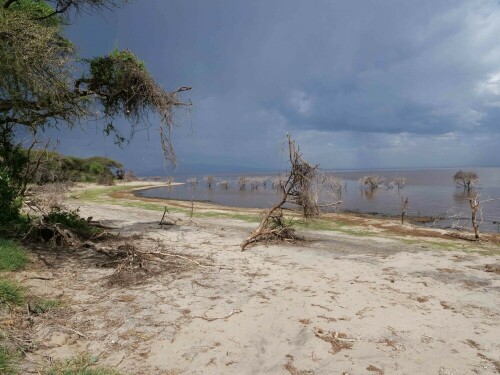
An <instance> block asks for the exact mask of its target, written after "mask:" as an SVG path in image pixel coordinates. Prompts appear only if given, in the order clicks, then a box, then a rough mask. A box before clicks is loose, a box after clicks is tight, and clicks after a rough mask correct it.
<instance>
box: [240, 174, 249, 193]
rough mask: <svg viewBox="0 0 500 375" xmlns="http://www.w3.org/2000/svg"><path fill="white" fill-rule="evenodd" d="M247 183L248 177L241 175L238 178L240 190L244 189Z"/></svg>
mask: <svg viewBox="0 0 500 375" xmlns="http://www.w3.org/2000/svg"><path fill="white" fill-rule="evenodd" d="M247 184H248V177H246V176H241V177H240V178H239V179H238V185H239V186H240V190H245V189H246V187H247Z"/></svg>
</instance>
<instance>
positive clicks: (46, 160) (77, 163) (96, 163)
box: [31, 151, 123, 184]
mask: <svg viewBox="0 0 500 375" xmlns="http://www.w3.org/2000/svg"><path fill="white" fill-rule="evenodd" d="M118 169H123V165H122V164H121V163H120V162H118V161H116V160H113V159H110V158H106V157H100V156H93V157H91V158H87V159H82V158H76V157H73V156H65V155H62V154H59V153H58V152H55V151H50V152H48V151H46V152H44V156H43V159H42V164H41V166H40V167H39V169H38V171H37V173H36V174H35V176H33V179H32V181H31V182H33V183H37V184H45V183H50V182H58V181H72V182H96V181H97V177H98V176H101V175H104V174H112V171H113V170H118Z"/></svg>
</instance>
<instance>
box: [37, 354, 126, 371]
mask: <svg viewBox="0 0 500 375" xmlns="http://www.w3.org/2000/svg"><path fill="white" fill-rule="evenodd" d="M97 361H98V359H97V357H92V356H89V355H80V356H77V357H75V358H72V359H69V360H67V361H65V362H60V363H56V364H55V366H54V367H52V368H50V369H48V370H46V371H43V372H42V374H44V375H120V373H119V372H118V371H115V370H111V369H106V368H103V367H99V366H97Z"/></svg>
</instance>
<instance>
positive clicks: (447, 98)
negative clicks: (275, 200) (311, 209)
mask: <svg viewBox="0 0 500 375" xmlns="http://www.w3.org/2000/svg"><path fill="white" fill-rule="evenodd" d="M67 35H68V37H69V38H70V39H71V40H72V41H73V42H74V43H75V45H76V46H77V48H78V52H79V54H80V56H82V57H92V56H97V55H102V54H105V53H108V52H110V51H111V50H112V49H113V47H114V46H115V45H117V46H118V47H119V48H120V49H130V50H131V51H133V52H134V53H135V54H136V55H137V56H138V57H139V58H140V59H141V60H143V61H144V62H145V63H146V66H147V68H148V69H149V70H150V72H151V73H152V75H153V76H154V77H155V78H156V79H157V81H158V82H159V83H160V84H161V85H162V87H164V88H165V89H167V90H175V89H176V88H178V87H180V86H191V87H192V90H191V91H190V92H189V93H188V94H187V96H186V97H185V99H190V100H191V101H192V103H193V106H192V108H191V109H190V111H183V110H181V111H179V112H178V113H177V116H176V123H177V125H178V126H176V127H175V129H174V132H173V141H174V146H175V149H176V152H177V156H178V160H179V171H189V170H195V169H201V170H203V171H206V172H214V171H219V172H220V171H222V170H224V169H226V170H228V171H230V169H234V168H236V169H237V168H240V169H261V170H268V171H270V170H275V169H277V168H281V167H282V166H283V165H284V163H285V162H286V155H285V153H284V150H283V146H284V139H285V136H286V134H291V135H292V137H293V138H295V139H296V141H297V144H298V145H299V146H300V148H301V150H302V152H303V155H304V158H305V159H306V160H309V161H310V162H312V163H317V164H320V165H321V167H322V168H325V169H365V168H419V167H469V166H500V137H499V135H500V126H499V124H500V39H499V35H500V3H499V2H498V1H493V0H462V1H461V0H440V1H436V0H430V1H428V0H418V1H417V0H414V1H397V0H392V1H388V0H377V1H370V0H364V1H360V0H359V1H358V0H345V1H344V0H342V1H340V0H338V1H337V0H328V1H326V0H314V1H303V0H302V1H298V0H252V1H243V0H140V1H139V0H135V1H134V0H132V1H130V2H129V3H128V4H127V5H126V6H124V7H123V8H121V9H116V10H114V11H113V12H104V13H103V14H95V15H84V16H82V17H80V18H79V19H78V20H77V22H75V23H74V24H72V25H70V26H69V27H68V29H67ZM100 126H101V127H100ZM120 126H121V128H122V129H124V130H125V129H127V124H126V123H125V122H123V121H120ZM100 129H102V124H96V123H91V124H88V125H86V126H84V130H73V131H65V130H64V129H62V130H61V131H58V132H55V133H53V134H51V136H52V137H57V138H59V139H60V140H61V143H60V147H59V149H60V151H62V152H64V153H67V154H72V155H77V156H92V155H106V156H109V157H114V158H117V159H118V160H120V161H121V162H123V163H124V164H125V165H126V166H127V168H130V169H134V170H135V171H137V172H138V173H139V174H147V173H149V172H156V171H158V170H161V169H162V168H163V165H164V163H163V158H162V153H161V146H160V142H159V139H158V132H157V125H156V124H155V123H154V122H153V123H152V124H151V126H150V128H149V130H147V131H141V132H139V133H136V134H135V135H134V138H133V140H132V142H131V143H130V144H129V145H125V146H124V147H123V149H120V148H119V147H117V146H115V145H114V143H113V140H112V139H109V138H106V137H105V136H103V135H102V131H101V130H100ZM125 131H126V130H125Z"/></svg>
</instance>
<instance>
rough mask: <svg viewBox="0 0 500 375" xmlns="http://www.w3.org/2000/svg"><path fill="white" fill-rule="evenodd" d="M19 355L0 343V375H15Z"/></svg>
mask: <svg viewBox="0 0 500 375" xmlns="http://www.w3.org/2000/svg"><path fill="white" fill-rule="evenodd" d="M18 363H19V354H18V353H16V352H15V351H14V350H12V349H10V348H8V347H7V346H6V345H5V344H3V343H0V374H5V375H15V374H17V373H18V371H17V368H18Z"/></svg>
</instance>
